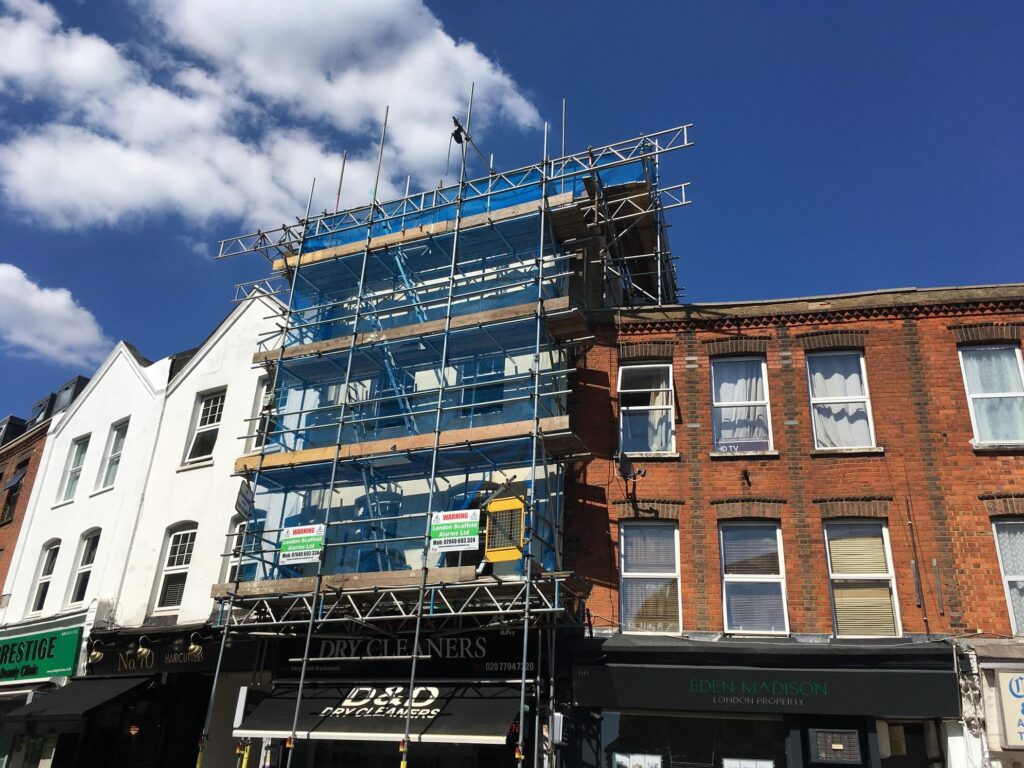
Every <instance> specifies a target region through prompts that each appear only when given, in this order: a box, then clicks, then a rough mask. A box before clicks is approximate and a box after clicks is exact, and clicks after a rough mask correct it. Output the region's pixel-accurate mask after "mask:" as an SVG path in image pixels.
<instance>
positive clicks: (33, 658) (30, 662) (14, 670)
mask: <svg viewBox="0 0 1024 768" xmlns="http://www.w3.org/2000/svg"><path fill="white" fill-rule="evenodd" d="M81 644H82V628H81V627H75V628H74V629H57V630H54V631H53V632H40V633H39V634H35V635H18V636H17V637H5V638H3V639H0V682H7V681H9V680H32V679H36V678H44V677H66V676H68V675H73V674H75V667H76V666H77V664H78V649H79V648H80V647H81Z"/></svg>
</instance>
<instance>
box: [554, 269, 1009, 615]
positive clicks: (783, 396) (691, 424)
mask: <svg viewBox="0 0 1024 768" xmlns="http://www.w3.org/2000/svg"><path fill="white" fill-rule="evenodd" d="M1022 323H1024V286H998V287H994V288H977V289H951V290H934V291H902V292H900V291H894V292H887V293H879V294H870V295H863V296H838V297H826V298H821V299H813V300H796V301H788V302H764V303H760V304H720V305H690V306H682V307H677V308H661V309H651V310H632V311H623V312H622V313H620V314H616V315H611V314H609V315H607V316H606V317H603V318H601V317H597V318H593V319H592V324H593V326H594V330H595V342H594V344H593V345H592V346H591V347H590V348H589V349H587V350H586V351H585V352H583V353H581V356H580V360H579V366H578V368H579V371H578V380H577V384H576V387H575V390H574V394H573V397H572V401H571V408H572V411H573V414H574V417H575V428H576V430H577V431H578V432H579V434H580V435H581V437H582V438H583V440H584V442H585V443H586V445H587V446H588V448H590V450H591V451H592V454H593V458H592V459H591V460H589V461H587V462H585V463H581V464H580V465H578V466H577V471H576V473H575V477H574V479H573V480H572V481H571V482H570V483H569V485H568V489H567V513H566V514H567V521H566V556H567V566H568V567H569V568H572V569H574V570H576V571H577V572H578V573H580V574H582V575H583V576H586V577H587V578H589V579H591V580H592V582H593V592H592V595H591V597H590V600H589V601H588V607H589V609H590V611H591V612H592V615H593V623H594V626H595V628H597V627H615V626H617V624H618V622H619V619H620V617H619V606H618V594H617V585H618V581H619V575H618V553H617V523H616V520H617V519H619V518H620V517H622V516H632V515H634V514H635V513H634V511H633V510H632V509H631V505H629V504H627V503H625V501H626V499H627V493H628V492H627V484H626V481H624V480H623V479H621V478H620V476H619V473H618V467H617V462H616V452H617V443H618V428H617V424H618V413H617V410H618V408H617V392H616V379H617V369H618V365H619V362H620V345H635V344H643V345H645V346H649V347H650V348H653V349H657V350H660V351H659V352H657V354H659V355H661V356H664V355H665V354H666V353H665V350H666V349H667V350H668V351H669V352H671V363H672V368H673V373H674V384H675V404H674V405H675V440H676V450H677V451H678V454H679V456H678V458H669V459H666V458H657V459H653V458H637V459H635V460H634V463H635V464H636V465H637V466H639V467H643V468H644V469H646V476H645V477H643V478H640V479H639V480H638V483H637V496H638V497H639V503H638V505H637V506H638V507H639V514H640V515H641V516H652V517H663V518H668V519H678V524H679V530H680V548H681V553H680V554H681V558H680V569H681V582H682V616H683V632H692V631H698V632H699V631H707V632H721V631H723V616H722V591H721V589H722V588H721V575H720V564H719V544H718V524H719V521H720V520H724V519H738V518H745V517H750V518H758V517H762V518H770V519H777V520H779V521H780V524H781V530H782V536H783V542H784V545H783V548H784V553H785V571H786V579H787V594H788V611H789V624H790V631H791V632H792V633H822V634H831V633H832V632H833V619H832V609H831V599H830V589H829V581H828V573H827V565H826V558H825V542H824V534H823V522H822V521H823V520H826V519H832V518H840V517H842V518H845V517H862V518H876V519H877V518H885V519H886V520H887V521H888V529H889V537H890V541H891V547H892V558H893V563H894V567H895V574H896V589H897V593H898V599H899V610H900V614H901V618H902V626H903V632H904V633H925V632H931V633H935V634H947V633H948V634H952V635H965V634H970V633H975V632H982V633H990V634H996V635H1008V634H1010V633H1011V625H1010V621H1009V616H1008V610H1007V605H1006V598H1005V596H1004V590H1003V585H1002V581H1001V574H1000V570H999V565H998V561H997V557H996V549H995V542H994V539H993V534H992V526H991V522H992V516H993V515H1017V516H1024V447H1022V448H1020V449H1014V448H1002V449H995V450H993V449H987V450H983V449H975V448H974V447H973V446H972V442H971V440H972V436H973V432H972V427H971V419H970V415H969V411H968V404H967V397H966V394H965V389H964V382H963V376H962V373H961V367H960V361H959V357H958V345H960V344H977V343H986V342H988V343H999V344H1013V345H1018V346H1019V345H1020V344H1021V341H1020V339H1021V328H1022ZM651 342H658V343H657V344H653V345H652V344H651ZM836 348H840V349H849V348H856V349H862V350H863V353H864V358H865V365H866V373H867V381H868V385H869V390H870V397H871V405H872V410H873V421H874V427H875V438H876V439H875V442H876V445H877V446H878V449H877V450H875V451H866V452H851V453H838V452H826V451H816V450H814V441H813V436H812V429H811V413H810V406H809V391H808V382H807V373H806V366H805V354H806V353H807V352H808V351H814V350H822V349H836ZM637 349H642V347H637V346H629V347H623V350H629V351H628V352H625V353H624V354H623V356H622V359H624V360H625V359H631V360H635V359H636V353H635V350H637ZM652 354H653V353H652ZM728 354H764V355H765V356H766V358H767V370H768V387H769V395H770V403H771V422H772V432H773V437H774V445H773V449H774V453H772V454H771V455H762V456H743V455H741V456H733V457H722V456H719V457H712V456H711V453H712V450H713V447H712V433H711V420H712V409H711V383H710V373H709V366H710V359H711V357H712V356H715V355H728ZM666 362H667V360H666ZM911 529H913V533H914V534H915V535H914V536H913V538H914V539H915V540H916V547H915V546H914V544H913V542H912V530H911ZM933 560H934V566H933ZM912 561H917V563H919V573H920V580H921V587H922V593H923V598H924V599H923V604H922V605H920V606H918V605H917V604H916V600H915V588H914V576H913V572H912V566H911V563H912ZM936 573H937V574H938V579H937V578H936Z"/></svg>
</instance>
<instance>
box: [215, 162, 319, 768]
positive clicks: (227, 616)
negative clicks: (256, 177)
mask: <svg viewBox="0 0 1024 768" xmlns="http://www.w3.org/2000/svg"><path fill="white" fill-rule="evenodd" d="M314 191H316V179H315V178H314V179H313V183H312V184H311V185H310V187H309V198H308V199H307V200H306V219H308V218H309V212H310V210H311V208H312V206H313V193H314ZM296 256H297V258H296V260H295V268H294V269H293V270H292V279H291V286H290V288H289V290H288V305H287V309H286V311H285V320H284V327H283V328H282V329H281V336H280V343H279V344H278V351H277V363H276V365H274V376H273V379H272V380H271V382H270V383H269V384H268V389H267V391H268V392H270V393H274V392H276V391H277V379H278V376H279V375H280V371H281V359H282V355H283V354H284V345H285V341H286V339H287V336H288V324H289V322H290V319H291V310H292V307H293V306H294V302H295V286H296V283H298V278H299V267H300V265H301V263H302V245H301V244H300V245H299V250H298V251H297V254H296ZM271 397H273V394H271ZM272 412H273V405H271V413H272ZM270 425H271V419H267V420H266V422H264V423H263V426H262V428H263V429H264V430H265V432H269V431H271V430H270ZM259 429H261V422H257V431H258V430H259ZM264 438H266V435H264ZM265 455H266V449H265V448H264V449H263V450H261V451H260V457H259V463H258V464H257V465H256V471H255V472H254V473H253V475H252V479H251V481H250V483H249V490H250V491H251V492H252V495H253V496H254V497H255V494H256V487H257V485H258V483H259V477H260V472H261V471H262V469H263V457H264V456H265ZM251 520H252V511H251V510H250V513H249V515H247V516H246V517H245V519H244V521H243V525H242V542H241V552H240V553H239V561H238V567H237V568H236V569H235V578H234V579H233V583H232V589H231V594H230V596H229V597H228V603H227V608H226V609H225V607H224V603H223V601H222V602H221V618H222V621H223V628H222V629H221V635H220V645H219V647H218V648H217V662H216V664H215V665H214V669H213V685H212V686H211V688H210V698H209V700H208V701H207V704H206V716H205V718H204V720H203V730H202V736H201V737H200V744H199V754H198V755H197V756H196V768H202V767H203V752H204V751H205V748H206V743H207V741H208V740H209V738H210V722H211V720H212V718H213V702H214V699H215V698H216V696H217V684H218V682H219V681H220V673H221V668H222V667H223V664H224V652H225V650H226V648H227V641H228V632H229V631H230V629H231V619H232V616H233V615H234V607H235V596H236V595H237V594H238V587H239V583H240V581H241V578H242V559H243V558H244V557H245V547H246V542H247V541H248V537H249V523H250V521H251Z"/></svg>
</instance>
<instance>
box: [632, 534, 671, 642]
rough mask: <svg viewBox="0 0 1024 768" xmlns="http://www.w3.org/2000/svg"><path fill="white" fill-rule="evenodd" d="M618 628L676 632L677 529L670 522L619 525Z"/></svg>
mask: <svg viewBox="0 0 1024 768" xmlns="http://www.w3.org/2000/svg"><path fill="white" fill-rule="evenodd" d="M619 560H620V570H619V572H620V574H621V577H622V578H621V580H620V585H619V594H620V601H621V604H622V605H621V616H622V629H623V631H625V632H679V630H680V625H681V622H682V618H681V614H680V611H681V608H680V602H679V528H678V526H676V525H675V524H674V523H672V524H667V523H648V522H621V523H620V524H619Z"/></svg>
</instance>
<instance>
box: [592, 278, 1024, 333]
mask: <svg viewBox="0 0 1024 768" xmlns="http://www.w3.org/2000/svg"><path fill="white" fill-rule="evenodd" d="M1022 312H1024V285H1022V284H1014V285H996V286H980V287H972V288H935V289H925V290H917V289H904V290H894V291H878V292H874V293H864V294H853V295H849V294H847V295H836V296H815V297H808V298H801V299H769V300H766V301H761V302H735V303H714V304H680V305H676V306H664V307H648V308H644V307H638V308H623V309H618V310H604V311H597V312H592V313H590V320H591V321H592V322H594V323H597V324H604V325H614V326H617V328H618V329H619V331H621V332H626V333H628V332H632V331H637V332H645V333H651V332H673V331H676V332H678V331H695V330H706V331H716V330H717V331H741V330H747V329H754V328H770V327H775V326H779V325H786V326H815V325H824V324H835V323H842V322H855V321H863V320H904V319H925V318H932V317H949V318H957V317H966V316H971V317H978V316H999V315H1008V314H1019V313H1022Z"/></svg>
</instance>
